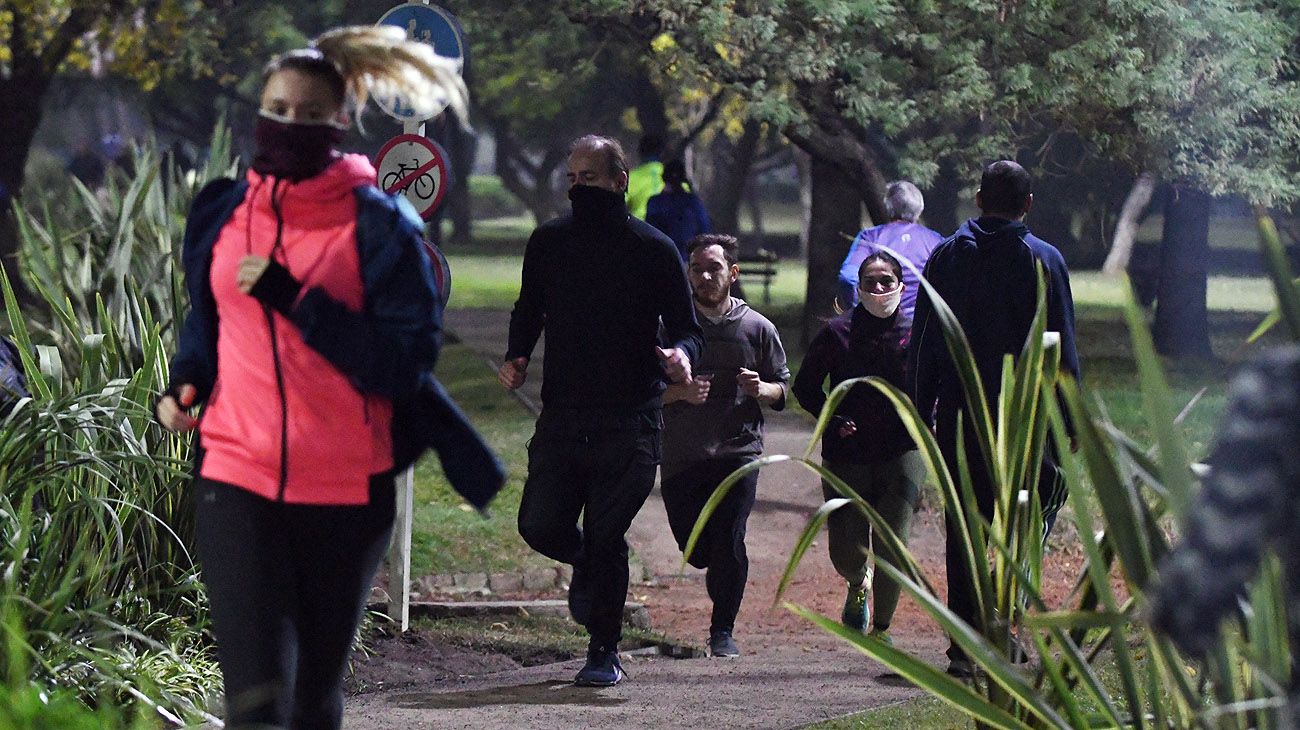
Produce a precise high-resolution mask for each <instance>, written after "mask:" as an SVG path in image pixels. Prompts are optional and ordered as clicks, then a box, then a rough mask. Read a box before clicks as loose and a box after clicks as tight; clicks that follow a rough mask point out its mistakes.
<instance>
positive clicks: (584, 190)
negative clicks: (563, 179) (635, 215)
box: [569, 185, 627, 223]
mask: <svg viewBox="0 0 1300 730" xmlns="http://www.w3.org/2000/svg"><path fill="white" fill-rule="evenodd" d="M569 200H570V201H571V202H572V203H573V219H574V220H576V221H579V222H582V223H605V222H615V221H620V220H625V219H626V218H627V202H626V201H625V200H624V199H623V193H622V192H617V191H614V190H606V189H605V188H598V187H596V186H594V185H574V186H573V187H571V188H569Z"/></svg>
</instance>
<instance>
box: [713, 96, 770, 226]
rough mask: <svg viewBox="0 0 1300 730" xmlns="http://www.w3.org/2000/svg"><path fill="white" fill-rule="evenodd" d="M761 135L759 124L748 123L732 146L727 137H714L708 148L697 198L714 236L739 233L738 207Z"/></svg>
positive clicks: (761, 129)
mask: <svg viewBox="0 0 1300 730" xmlns="http://www.w3.org/2000/svg"><path fill="white" fill-rule="evenodd" d="M762 132H763V125H762V124H761V123H760V122H757V121H754V120H749V121H747V122H745V128H744V131H743V132H742V134H741V135H740V139H738V140H736V141H735V142H734V143H733V142H732V141H731V140H730V139H728V138H727V135H725V134H718V135H717V136H716V137H715V138H714V140H713V142H712V143H711V144H710V145H709V147H708V149H709V157H710V159H709V164H708V168H709V175H708V178H707V180H701V182H702V183H704V184H702V185H701V186H700V197H701V198H703V200H704V202H705V204H706V205H707V206H708V209H709V218H711V219H712V220H713V230H715V231H717V232H718V233H730V234H732V235H736V234H737V233H739V232H740V204H741V202H742V200H743V194H744V190H745V183H746V180H747V178H748V177H749V171H750V168H751V167H753V163H754V155H755V153H756V152H757V151H758V144H759V141H760V140H761V138H762Z"/></svg>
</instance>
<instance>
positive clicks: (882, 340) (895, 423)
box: [791, 306, 916, 464]
mask: <svg viewBox="0 0 1300 730" xmlns="http://www.w3.org/2000/svg"><path fill="white" fill-rule="evenodd" d="M911 329H912V320H911V319H909V318H908V317H907V316H906V315H905V314H904V313H903V311H902V308H901V307H900V308H899V309H898V310H895V312H894V314H893V315H892V316H890V317H887V318H885V319H881V318H880V317H876V316H875V315H873V314H871V313H870V312H868V311H867V310H866V309H864V308H862V307H860V306H859V307H854V308H853V309H850V310H849V311H847V312H845V313H843V314H841V315H839V316H838V317H835V318H834V319H832V320H831V321H829V322H827V323H826V326H825V327H822V329H821V331H820V332H818V333H817V336H816V337H814V338H813V341H812V343H811V344H809V345H808V352H807V354H805V355H804V358H803V365H802V366H800V368H799V374H798V375H797V376H795V379H794V386H793V387H792V388H791V391H792V392H793V393H794V397H795V399H796V400H798V401H799V405H801V406H803V409H804V410H806V411H808V412H809V413H811V414H813V415H814V416H818V417H820V416H821V412H822V408H823V407H824V406H825V405H826V390H823V388H822V384H823V383H824V382H825V381H826V379H827V378H828V377H829V378H830V389H833V388H834V387H835V386H837V385H839V384H840V383H842V382H844V381H846V380H851V379H853V378H861V377H866V376H868V375H878V376H880V377H883V378H885V379H886V380H888V381H889V382H890V383H893V384H894V385H895V386H897V387H899V388H902V387H903V386H904V382H905V378H904V369H905V366H906V361H907V341H908V335H909V333H910V331H911ZM844 419H850V420H852V421H853V422H854V424H856V425H857V428H858V430H857V432H856V433H854V434H853V435H851V436H849V437H848V438H841V437H840V435H839V427H840V425H842V424H843V422H844ZM915 448H916V444H915V443H914V442H913V441H912V437H911V435H910V434H908V433H907V429H906V428H904V427H903V422H902V420H901V419H899V417H898V414H897V412H895V410H894V406H893V404H892V403H890V402H889V399H887V398H886V397H885V395H884V394H883V393H881V392H880V391H879V390H877V389H876V388H875V387H874V386H871V385H868V384H866V383H859V384H857V385H855V386H853V389H852V390H850V391H849V394H848V395H847V396H846V397H845V398H844V400H842V401H840V405H839V408H837V409H836V411H835V417H834V419H833V420H832V421H831V425H830V427H829V428H827V430H826V433H825V435H824V436H823V437H822V458H824V459H826V460H829V461H834V462H839V463H844V464H875V463H880V462H883V461H889V460H891V459H895V458H897V457H898V456H900V455H901V454H903V453H905V452H907V451H910V450H912V449H915Z"/></svg>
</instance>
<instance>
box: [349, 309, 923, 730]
mask: <svg viewBox="0 0 1300 730" xmlns="http://www.w3.org/2000/svg"><path fill="white" fill-rule="evenodd" d="M507 322H508V313H506V312H494V311H485V310H453V311H449V312H448V313H447V326H448V329H449V330H451V331H452V332H454V333H455V334H456V336H457V337H458V338H459V339H460V340H461V341H462V342H464V343H466V344H467V345H469V346H470V347H471V348H473V349H474V350H475V351H477V352H479V353H481V354H482V355H483V356H484V360H485V365H484V366H485V367H487V366H488V364H487V363H488V362H489V361H490V362H492V363H499V361H500V358H501V355H502V353H503V352H504V349H505V339H506V338H505V331H506V324H507ZM540 365H541V362H540V361H539V360H538V359H537V358H535V359H534V362H533V364H532V366H531V367H530V368H529V375H530V377H529V380H528V382H527V384H526V385H525V387H524V389H523V391H524V392H523V396H524V399H525V400H526V401H530V402H532V403H540V390H539V388H540V380H541V378H540V376H541V367H540ZM793 411H797V408H796V409H791V411H788V412H785V413H778V414H773V415H772V417H770V418H769V422H768V435H767V446H768V449H767V450H768V453H786V454H801V453H802V452H803V450H804V449H805V448H806V447H807V444H808V439H809V435H810V431H811V422H810V421H809V420H808V419H806V418H805V417H802V416H800V415H799V414H798V413H796V412H793ZM520 437H521V438H526V435H524V434H521V435H520ZM758 491H759V498H758V502H757V504H756V506H755V509H754V512H753V515H752V516H751V518H750V521H749V533H748V538H747V545H748V550H749V556H750V579H749V588H748V591H747V594H746V598H745V603H744V605H743V607H742V609H741V614H740V619H739V621H738V624H737V630H736V638H737V641H738V642H739V643H740V646H741V648H742V650H743V651H744V652H745V655H744V656H742V657H740V658H738V659H718V660H715V659H669V658H664V657H644V656H632V657H627V658H626V659H625V660H624V666H625V667H626V669H627V671H628V675H629V679H628V680H627V681H626V682H624V683H623V684H622V685H620V686H618V687H614V688H610V689H601V690H593V689H579V688H574V687H572V686H570V685H569V682H570V681H571V680H572V678H573V676H574V674H575V673H576V672H577V671H578V669H579V668H580V667H581V662H579V661H574V662H567V663H564V664H559V665H548V666H540V667H531V668H527V669H520V670H517V671H510V672H504V673H500V674H492V675H487V676H482V677H467V678H463V679H461V680H458V681H456V682H448V683H445V684H440V685H436V686H431V687H429V688H427V690H426V691H422V692H394V693H378V694H370V695H363V696H360V697H353V698H349V700H348V706H347V715H346V722H345V727H348V728H365V729H369V728H425V727H429V728H433V727H438V728H496V727H507V726H510V727H529V728H534V727H535V728H571V727H617V728H724V727H745V728H789V727H800V726H803V725H806V724H809V723H813V722H816V721H819V720H824V719H827V718H831V717H838V716H842V715H845V714H849V713H852V712H856V711H859V710H862V709H866V708H869V707H880V706H884V705H888V704H893V703H896V702H900V701H903V700H905V699H908V698H910V697H914V696H916V695H917V690H915V689H914V688H912V687H910V686H909V685H907V684H906V683H905V682H903V681H901V680H900V679H899V678H897V677H894V676H890V675H888V674H886V673H885V670H884V668H883V667H882V666H880V665H879V664H876V663H875V662H872V661H870V660H869V659H867V658H866V657H865V656H863V655H862V654H860V653H858V652H856V651H855V650H853V649H851V648H850V647H848V646H847V645H846V644H844V643H843V642H841V641H839V640H838V639H833V638H831V637H828V636H827V635H826V634H824V633H822V632H821V631H820V630H818V629H816V628H815V627H813V626H812V625H810V624H808V623H807V622H805V621H803V620H802V619H800V618H798V617H796V616H794V615H793V614H791V613H790V612H789V611H786V610H785V609H784V608H772V605H771V604H772V600H773V592H774V589H775V586H776V583H777V581H778V580H779V577H780V575H781V572H782V571H783V570H784V568H785V564H786V560H787V558H788V557H789V551H790V548H791V546H792V545H793V544H794V541H795V538H796V536H797V534H798V531H799V530H800V529H801V528H802V526H803V524H804V522H805V521H806V519H807V516H808V515H809V514H810V513H811V512H812V511H813V510H814V509H816V506H817V505H818V504H820V503H821V493H820V487H819V485H818V482H817V480H816V479H815V478H814V477H813V475H812V474H811V473H810V472H808V471H806V470H805V469H803V468H802V467H799V466H797V465H793V464H778V465H774V466H772V467H769V468H768V469H766V470H764V472H763V474H762V475H761V477H760V480H759V488H758ZM918 518H920V519H919V520H918V523H917V526H916V528H915V535H914V540H913V545H914V547H916V548H919V552H920V555H919V556H918V557H919V558H920V559H921V562H922V565H923V566H924V567H925V568H926V569H927V572H928V573H929V574H930V575H932V576H935V575H938V576H941V575H942V569H941V568H940V567H939V566H941V565H942V537H941V534H940V529H939V525H938V524H937V523H936V522H935V521H934V519H933V518H932V517H930V516H929V514H928V513H924V512H923V513H921V514H920V515H918ZM927 538H928V539H927ZM628 539H629V542H631V544H632V547H633V549H634V550H636V552H637V554H638V555H639V557H640V559H641V561H642V563H643V564H644V565H645V567H646V571H647V573H649V575H648V576H647V577H648V578H649V580H648V581H646V582H643V583H640V584H636V583H634V585H633V586H632V588H631V594H632V597H633V598H634V599H635V600H638V601H640V602H643V603H645V604H646V606H647V607H648V608H649V611H650V617H651V621H652V623H653V625H654V627H655V629H657V630H660V631H664V632H666V633H668V634H669V635H670V636H673V637H674V638H680V639H683V640H686V641H694V642H696V643H698V644H700V645H703V643H704V640H705V639H706V637H707V631H708V624H709V606H710V603H709V600H708V596H707V595H706V594H705V589H704V581H703V574H702V572H701V571H697V570H695V569H693V568H689V567H688V568H686V570H685V571H684V572H683V571H682V569H681V554H680V553H679V552H678V550H677V545H676V543H675V542H674V541H673V538H672V535H671V533H670V531H669V529H668V523H667V519H666V517H665V513H664V507H663V502H662V500H661V499H660V497H659V494H658V490H657V489H656V491H655V493H654V494H652V495H651V497H650V499H649V501H647V503H646V506H645V507H644V508H643V509H642V511H641V513H640V515H639V516H638V518H637V520H636V522H635V523H634V524H633V527H632V530H631V531H630V533H629V535H628ZM633 579H634V581H635V580H636V576H633ZM843 596H844V583H843V581H841V580H840V579H839V578H838V577H837V576H836V575H835V574H834V571H833V570H832V569H831V567H830V561H829V559H828V558H827V557H826V552H825V542H824V538H821V539H819V540H818V542H817V544H816V545H815V546H814V548H813V549H812V550H811V551H810V553H809V555H808V557H807V558H806V559H805V561H804V564H803V565H802V566H801V567H800V569H799V572H798V573H797V575H796V577H795V580H794V582H793V583H792V585H791V586H790V588H789V590H788V593H787V596H786V600H789V601H791V602H793V603H797V604H800V605H804V606H808V607H811V608H813V609H816V610H818V611H819V612H821V613H822V614H823V615H828V616H832V617H836V616H838V615H839V609H840V604H841V602H842V601H843ZM894 626H895V633H896V635H897V639H896V641H897V645H898V646H899V647H900V648H902V649H905V650H907V651H909V652H911V653H913V654H915V655H917V656H920V657H922V658H926V659H928V660H930V661H932V662H934V663H936V664H939V663H940V662H941V660H942V651H943V648H944V646H945V642H944V640H943V638H942V636H941V635H940V633H939V631H938V629H937V628H934V627H933V625H931V624H929V623H928V622H927V621H925V620H924V619H923V618H921V616H920V613H919V611H918V609H917V608H916V607H915V606H914V605H913V604H912V603H911V602H910V601H909V600H907V599H906V598H904V600H903V602H902V605H901V606H900V607H899V613H898V615H897V617H896V618H895V622H894ZM941 666H942V665H941Z"/></svg>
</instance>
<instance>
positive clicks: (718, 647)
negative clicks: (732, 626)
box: [709, 629, 740, 657]
mask: <svg viewBox="0 0 1300 730" xmlns="http://www.w3.org/2000/svg"><path fill="white" fill-rule="evenodd" d="M709 656H715V657H738V656H740V647H739V646H736V640H735V639H733V638H732V637H731V631H730V630H728V629H712V630H710V631H709Z"/></svg>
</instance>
